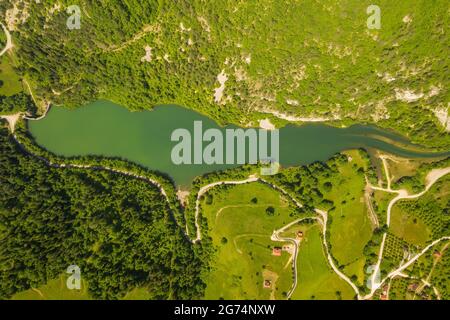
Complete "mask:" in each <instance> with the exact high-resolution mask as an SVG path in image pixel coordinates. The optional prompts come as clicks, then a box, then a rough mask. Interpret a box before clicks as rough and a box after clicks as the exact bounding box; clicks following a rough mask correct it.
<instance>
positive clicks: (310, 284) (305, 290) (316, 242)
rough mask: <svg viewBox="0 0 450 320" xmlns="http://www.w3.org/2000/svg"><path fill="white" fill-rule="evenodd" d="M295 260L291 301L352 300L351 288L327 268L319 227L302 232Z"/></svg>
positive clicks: (314, 226)
mask: <svg viewBox="0 0 450 320" xmlns="http://www.w3.org/2000/svg"><path fill="white" fill-rule="evenodd" d="M303 231H304V239H303V240H302V242H301V244H300V249H299V255H298V259H297V268H298V285H297V288H296V290H295V291H294V293H293V295H292V297H291V298H292V299H301V300H304V299H339V298H342V299H352V298H353V297H354V295H355V294H354V292H353V290H352V288H351V287H350V286H349V285H348V284H347V283H346V282H344V281H343V280H342V279H340V278H339V277H338V276H337V275H336V274H335V273H334V272H333V271H332V270H331V269H330V267H329V265H328V262H327V260H326V257H325V253H324V251H323V245H322V238H321V236H320V234H321V230H320V227H319V226H318V225H317V224H315V225H313V226H309V227H308V228H305V229H304V230H303Z"/></svg>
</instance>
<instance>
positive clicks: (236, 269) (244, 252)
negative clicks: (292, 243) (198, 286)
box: [202, 183, 294, 299]
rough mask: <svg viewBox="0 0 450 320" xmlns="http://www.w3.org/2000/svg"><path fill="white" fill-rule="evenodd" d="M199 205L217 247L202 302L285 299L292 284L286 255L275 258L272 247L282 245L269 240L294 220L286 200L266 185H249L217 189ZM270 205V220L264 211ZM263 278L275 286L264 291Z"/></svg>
mask: <svg viewBox="0 0 450 320" xmlns="http://www.w3.org/2000/svg"><path fill="white" fill-rule="evenodd" d="M219 189H220V190H219ZM254 198H256V199H257V203H253V202H252V199H254ZM202 206H203V211H202V215H204V216H205V217H206V218H207V219H208V226H209V229H210V235H211V237H212V239H213V244H214V245H215V246H216V247H217V249H218V251H217V257H216V259H213V261H215V263H214V264H213V271H212V272H211V274H210V275H209V278H208V281H207V288H206V294H205V298H207V299H218V298H225V299H270V298H276V299H283V298H284V295H285V293H286V292H288V291H289V289H290V287H291V285H292V276H293V272H292V268H291V263H288V261H289V256H290V255H289V254H288V253H286V252H283V253H282V255H281V257H275V256H273V255H272V248H273V247H274V246H280V247H281V246H282V245H283V244H284V243H281V242H273V241H271V240H270V236H271V234H272V231H273V230H274V229H278V228H280V227H282V226H283V225H285V224H287V223H289V222H291V221H292V220H294V219H293V218H290V217H289V214H290V212H291V209H290V208H289V207H288V202H287V200H286V199H285V198H284V197H282V196H280V194H279V193H278V192H276V191H274V190H273V189H271V188H270V187H268V186H266V185H264V184H261V183H251V184H246V185H238V186H232V187H229V188H227V190H223V188H222V187H217V188H216V190H215V192H214V196H213V201H212V204H210V205H207V204H206V203H203V204H202ZM268 207H273V208H274V209H275V213H274V215H273V216H269V215H268V214H267V213H266V209H267V208H268ZM224 238H225V239H227V240H226V243H224V242H225V240H223V239H224ZM264 279H273V280H272V282H273V283H274V284H275V287H274V288H271V289H268V288H263V280H264Z"/></svg>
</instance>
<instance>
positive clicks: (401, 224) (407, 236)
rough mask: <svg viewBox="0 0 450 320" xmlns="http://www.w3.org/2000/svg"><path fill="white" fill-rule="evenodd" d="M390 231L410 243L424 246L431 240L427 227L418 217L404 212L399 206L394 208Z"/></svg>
mask: <svg viewBox="0 0 450 320" xmlns="http://www.w3.org/2000/svg"><path fill="white" fill-rule="evenodd" d="M391 214H392V215H391V228H390V230H391V231H392V233H393V234H394V235H396V236H397V237H399V238H401V239H403V240H405V241H406V242H408V243H411V244H416V245H420V246H423V245H424V244H425V243H426V242H427V240H429V239H431V232H430V229H429V228H428V227H427V225H426V224H425V223H424V222H423V220H422V219H420V218H419V217H417V216H414V215H412V214H409V213H407V212H404V211H402V210H401V209H400V208H399V207H398V206H394V207H393V208H392V213H391Z"/></svg>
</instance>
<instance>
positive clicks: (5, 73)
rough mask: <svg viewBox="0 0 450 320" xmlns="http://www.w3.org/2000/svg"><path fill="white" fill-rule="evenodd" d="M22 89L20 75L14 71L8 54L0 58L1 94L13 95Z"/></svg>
mask: <svg viewBox="0 0 450 320" xmlns="http://www.w3.org/2000/svg"><path fill="white" fill-rule="evenodd" d="M21 91H22V82H21V81H20V77H19V76H18V75H17V73H16V72H15V71H14V69H13V66H12V62H11V59H10V58H9V57H8V56H7V55H3V56H2V57H1V58H0V96H12V95H14V94H16V93H19V92H21Z"/></svg>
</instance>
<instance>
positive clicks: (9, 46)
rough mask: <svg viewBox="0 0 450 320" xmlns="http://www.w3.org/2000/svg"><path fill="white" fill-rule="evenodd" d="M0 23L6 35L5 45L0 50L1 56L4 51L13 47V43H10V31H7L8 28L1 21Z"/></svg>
mask: <svg viewBox="0 0 450 320" xmlns="http://www.w3.org/2000/svg"><path fill="white" fill-rule="evenodd" d="M0 25H1V26H2V28H3V31H4V32H5V35H6V45H5V47H4V48H3V50H2V51H0V57H1V56H3V55H4V54H5V53H6V52H8V50H10V49H12V48H13V47H14V45H13V43H12V37H11V33H9V30H8V29H7V28H6V27H5V25H4V24H3V23H1V22H0Z"/></svg>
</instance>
